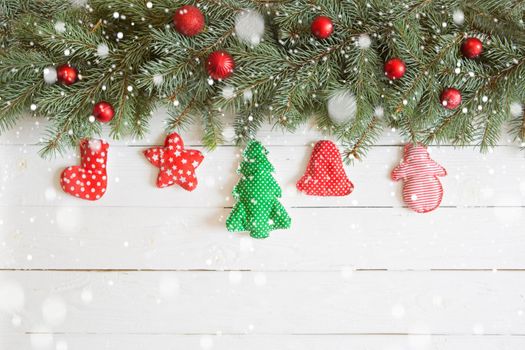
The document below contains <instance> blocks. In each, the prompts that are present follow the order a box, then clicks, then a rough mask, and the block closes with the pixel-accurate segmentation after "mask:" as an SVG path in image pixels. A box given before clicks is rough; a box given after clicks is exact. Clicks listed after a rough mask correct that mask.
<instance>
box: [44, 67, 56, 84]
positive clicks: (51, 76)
mask: <svg viewBox="0 0 525 350" xmlns="http://www.w3.org/2000/svg"><path fill="white" fill-rule="evenodd" d="M57 79H58V76H57V70H56V68H55V67H47V68H44V81H45V82H46V84H54V83H56V82H57Z"/></svg>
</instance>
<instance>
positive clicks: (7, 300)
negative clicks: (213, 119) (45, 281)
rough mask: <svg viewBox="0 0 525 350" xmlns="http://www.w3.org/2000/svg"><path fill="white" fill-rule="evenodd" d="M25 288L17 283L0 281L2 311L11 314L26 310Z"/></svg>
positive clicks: (0, 305) (0, 306) (0, 308)
mask: <svg viewBox="0 0 525 350" xmlns="http://www.w3.org/2000/svg"><path fill="white" fill-rule="evenodd" d="M24 304H25V293H24V288H22V286H21V285H20V284H19V283H18V282H15V281H10V280H0V311H3V312H7V313H11V312H16V311H20V310H22V309H23V308H24Z"/></svg>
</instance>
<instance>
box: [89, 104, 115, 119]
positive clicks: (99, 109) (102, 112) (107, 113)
mask: <svg viewBox="0 0 525 350" xmlns="http://www.w3.org/2000/svg"><path fill="white" fill-rule="evenodd" d="M93 116H94V117H95V118H96V119H97V120H98V121H99V122H101V123H107V122H109V121H111V119H113V117H114V116H115V110H114V109H113V106H112V105H111V104H110V103H109V102H106V101H100V102H98V103H97V104H95V106H93Z"/></svg>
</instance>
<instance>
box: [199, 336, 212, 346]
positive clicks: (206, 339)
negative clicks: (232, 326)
mask: <svg viewBox="0 0 525 350" xmlns="http://www.w3.org/2000/svg"><path fill="white" fill-rule="evenodd" d="M199 343H200V346H201V349H203V350H209V349H211V348H213V338H212V337H211V336H209V335H204V336H202V337H201V339H200V342H199Z"/></svg>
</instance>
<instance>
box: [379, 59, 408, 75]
mask: <svg viewBox="0 0 525 350" xmlns="http://www.w3.org/2000/svg"><path fill="white" fill-rule="evenodd" d="M406 70H407V67H406V65H405V62H404V61H403V60H402V59H400V58H392V59H389V60H388V61H386V63H385V67H384V72H385V75H386V76H387V77H388V79H390V80H393V79H401V78H402V77H403V75H405V72H406Z"/></svg>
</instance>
